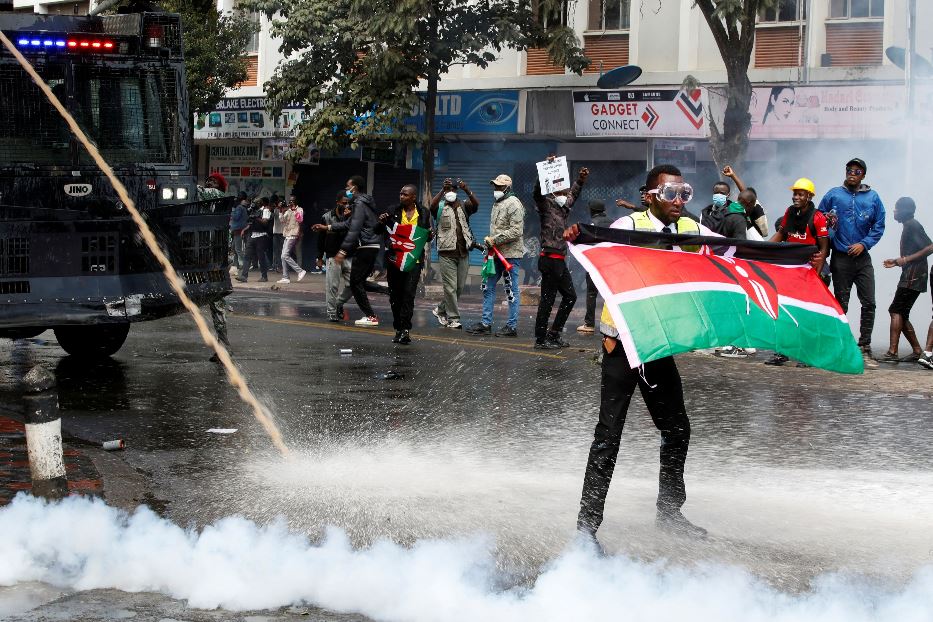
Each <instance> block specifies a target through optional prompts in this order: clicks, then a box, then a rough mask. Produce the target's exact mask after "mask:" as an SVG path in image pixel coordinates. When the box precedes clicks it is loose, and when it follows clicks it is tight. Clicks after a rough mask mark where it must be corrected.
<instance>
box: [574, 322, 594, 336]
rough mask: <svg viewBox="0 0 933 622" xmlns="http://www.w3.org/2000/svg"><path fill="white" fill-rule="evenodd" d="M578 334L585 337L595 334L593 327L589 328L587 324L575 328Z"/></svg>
mask: <svg viewBox="0 0 933 622" xmlns="http://www.w3.org/2000/svg"><path fill="white" fill-rule="evenodd" d="M577 332H578V333H586V334H587V335H592V334H593V333H595V332H596V327H595V326H590V325H589V324H580V325H579V326H577Z"/></svg>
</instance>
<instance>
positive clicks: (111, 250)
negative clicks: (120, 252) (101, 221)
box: [81, 235, 117, 272]
mask: <svg viewBox="0 0 933 622" xmlns="http://www.w3.org/2000/svg"><path fill="white" fill-rule="evenodd" d="M116 263H117V238H116V236H112V235H92V236H83V237H82V238H81V271H82V272H114V271H116V267H117V265H116Z"/></svg>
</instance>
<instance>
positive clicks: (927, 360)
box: [917, 354, 933, 369]
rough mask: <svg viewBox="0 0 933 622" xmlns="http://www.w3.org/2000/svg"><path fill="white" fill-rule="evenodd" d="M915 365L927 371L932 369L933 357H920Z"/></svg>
mask: <svg viewBox="0 0 933 622" xmlns="http://www.w3.org/2000/svg"><path fill="white" fill-rule="evenodd" d="M917 365H919V366H920V367H925V368H927V369H933V356H928V355H926V354H924V355H922V356H921V357H920V358H918V359H917Z"/></svg>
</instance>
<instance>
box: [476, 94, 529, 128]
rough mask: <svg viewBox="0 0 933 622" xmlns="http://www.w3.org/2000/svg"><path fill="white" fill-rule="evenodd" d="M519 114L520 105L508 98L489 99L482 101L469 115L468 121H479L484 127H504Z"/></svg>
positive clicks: (477, 103)
mask: <svg viewBox="0 0 933 622" xmlns="http://www.w3.org/2000/svg"><path fill="white" fill-rule="evenodd" d="M516 114H518V104H517V102H516V101H515V100H514V99H509V98H507V97H488V98H486V99H482V100H480V101H478V102H476V104H475V105H474V106H473V108H472V109H471V110H470V112H469V113H467V116H466V118H467V121H469V120H471V119H474V118H475V119H477V120H478V121H479V123H482V124H483V125H502V124H504V123H508V122H509V121H511V120H512V117H514V116H515V115H516Z"/></svg>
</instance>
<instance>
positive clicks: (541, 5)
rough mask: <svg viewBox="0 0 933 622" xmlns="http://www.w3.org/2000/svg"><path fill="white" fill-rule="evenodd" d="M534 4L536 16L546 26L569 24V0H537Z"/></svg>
mask: <svg viewBox="0 0 933 622" xmlns="http://www.w3.org/2000/svg"><path fill="white" fill-rule="evenodd" d="M534 6H535V17H536V19H537V20H538V23H539V24H541V25H542V26H544V27H545V28H553V27H555V26H566V25H567V0H561V1H560V2H553V1H549V2H545V1H544V0H537V1H536V2H535V5H534Z"/></svg>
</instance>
